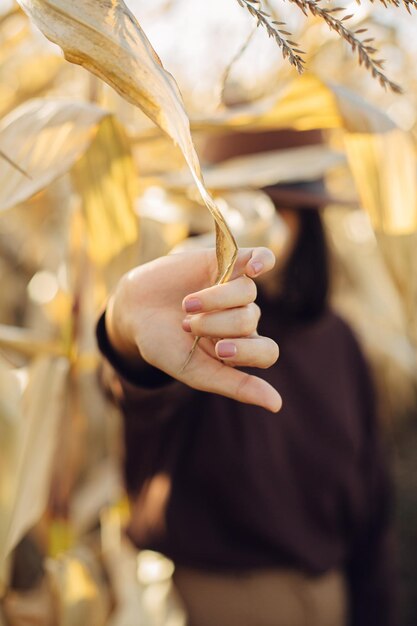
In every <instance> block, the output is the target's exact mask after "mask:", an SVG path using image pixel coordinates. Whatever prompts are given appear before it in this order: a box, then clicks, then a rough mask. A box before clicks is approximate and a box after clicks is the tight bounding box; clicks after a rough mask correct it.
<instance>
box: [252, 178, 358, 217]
mask: <svg viewBox="0 0 417 626" xmlns="http://www.w3.org/2000/svg"><path fill="white" fill-rule="evenodd" d="M262 191H263V192H264V193H266V194H267V195H268V196H269V197H270V198H271V200H272V202H273V203H274V204H275V206H276V207H277V208H286V209H298V210H303V209H323V208H324V207H326V206H329V205H332V204H333V205H344V206H352V205H357V202H355V201H352V200H351V199H350V200H348V199H343V198H340V197H336V196H334V195H332V194H331V193H329V192H328V191H327V189H326V186H325V184H324V181H323V180H314V181H308V182H298V183H294V184H285V185H268V186H267V187H263V188H262Z"/></svg>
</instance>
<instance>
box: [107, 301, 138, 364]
mask: <svg viewBox="0 0 417 626" xmlns="http://www.w3.org/2000/svg"><path fill="white" fill-rule="evenodd" d="M104 325H105V330H106V335H107V338H108V340H109V343H110V345H111V347H112V349H113V350H114V351H115V353H116V354H117V355H118V357H119V358H120V359H122V360H123V361H124V362H125V363H126V365H128V366H130V367H136V368H137V367H140V366H141V364H144V363H145V361H144V360H143V359H142V357H141V354H140V352H139V349H138V347H137V345H136V343H135V342H134V341H133V340H129V338H128V336H129V334H128V332H127V329H125V330H124V331H123V323H122V322H121V320H120V316H119V315H118V313H117V307H116V302H115V295H112V296H110V298H109V300H108V303H107V307H106V314H105V316H104Z"/></svg>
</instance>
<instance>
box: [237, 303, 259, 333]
mask: <svg viewBox="0 0 417 626" xmlns="http://www.w3.org/2000/svg"><path fill="white" fill-rule="evenodd" d="M254 307H256V305H252V304H251V305H248V306H244V307H242V308H241V309H240V315H239V316H240V323H239V328H240V331H241V333H242V335H251V334H252V333H253V332H254V331H255V330H256V325H257V321H258V319H257V316H256V309H255V308H254Z"/></svg>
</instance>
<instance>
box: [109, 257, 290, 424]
mask: <svg viewBox="0 0 417 626" xmlns="http://www.w3.org/2000/svg"><path fill="white" fill-rule="evenodd" d="M274 263H275V258H274V255H273V254H272V252H271V251H270V250H268V249H267V248H254V249H244V250H240V251H239V254H238V258H237V261H236V265H235V268H234V272H233V275H232V277H231V279H230V281H229V282H228V283H225V284H223V285H214V286H210V285H213V283H214V281H215V277H216V272H217V262H216V255H215V251H214V250H211V249H210V250H192V251H188V252H184V253H180V254H172V255H169V256H166V257H162V258H160V259H157V260H156V261H152V262H150V263H146V264H145V265H142V266H139V267H137V268H135V269H134V270H132V271H130V272H129V273H128V274H126V275H125V276H124V277H123V278H122V279H121V280H120V281H119V283H118V286H117V288H116V290H115V292H114V294H113V295H112V297H111V298H110V300H109V304H108V307H107V313H106V329H107V333H108V336H109V339H110V341H111V343H112V345H113V347H114V348H115V349H116V350H117V351H118V352H119V353H120V355H121V356H123V357H124V358H125V359H126V360H128V361H130V362H131V363H132V365H135V364H137V363H138V362H139V361H140V359H141V358H142V359H144V360H145V361H146V362H147V363H149V364H150V365H153V366H155V367H157V368H159V369H161V370H163V371H164V372H166V373H167V374H169V375H170V376H172V377H174V378H176V379H178V380H180V381H182V382H183V383H185V384H187V385H189V386H190V387H194V388H195V389H200V390H203V391H208V392H212V393H218V394H221V395H224V396H227V397H229V398H234V399H235V400H238V401H240V402H246V403H249V404H257V405H259V406H262V407H264V408H266V409H269V410H270V411H273V412H277V411H279V409H280V408H281V404H282V402H281V397H280V395H279V394H278V392H277V391H276V390H275V389H274V388H273V387H272V386H271V385H269V383H267V382H266V381H264V380H262V379H261V378H258V377H256V376H251V375H249V374H246V373H244V372H241V371H239V370H237V369H234V367H231V366H235V365H237V366H242V367H244V366H245V367H261V368H266V367H270V366H271V365H272V364H273V363H275V361H276V360H277V358H278V346H277V344H276V343H275V342H274V341H272V339H269V338H267V337H259V336H258V335H257V333H256V328H257V324H258V321H259V317H260V310H259V307H258V306H257V305H256V304H255V303H254V300H255V298H256V285H255V283H254V281H253V280H252V278H253V277H255V276H260V275H261V274H264V273H265V272H267V271H269V270H270V269H272V267H273V266H274ZM251 277H252V278H251ZM196 336H198V337H201V339H200V341H199V343H198V346H197V348H196V350H195V353H194V354H193V356H192V359H191V361H190V362H189V363H188V365H187V366H186V367H185V368H184V369H182V368H183V365H184V363H185V362H186V360H187V357H188V355H189V352H190V350H191V349H192V346H193V343H194V339H195V337H196ZM219 337H222V339H218V338H219Z"/></svg>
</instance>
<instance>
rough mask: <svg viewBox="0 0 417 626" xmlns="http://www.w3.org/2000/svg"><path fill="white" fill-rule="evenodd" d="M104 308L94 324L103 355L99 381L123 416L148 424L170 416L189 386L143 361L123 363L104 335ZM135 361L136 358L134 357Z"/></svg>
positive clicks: (189, 394) (188, 395) (188, 392)
mask: <svg viewBox="0 0 417 626" xmlns="http://www.w3.org/2000/svg"><path fill="white" fill-rule="evenodd" d="M105 315H106V313H105V312H104V313H103V314H102V315H101V317H100V318H99V320H98V322H97V326H96V338H97V344H98V347H99V350H100V352H101V354H102V355H103V356H104V357H105V363H104V368H103V381H104V385H105V387H106V388H107V389H108V390H109V391H110V393H111V395H112V396H113V397H114V398H115V400H116V401H117V403H118V404H119V406H120V407H121V409H122V411H123V414H124V417H125V420H127V421H128V422H131V421H132V420H133V421H134V422H135V423H136V424H137V426H138V427H140V425H141V424H142V425H146V426H149V425H151V424H160V423H161V422H166V421H167V420H169V419H170V418H172V417H174V416H175V415H176V414H177V413H178V412H179V411H180V409H181V407H182V405H183V403H184V402H185V401H187V400H189V399H190V398H191V397H192V394H193V392H194V390H193V389H191V388H189V387H188V386H187V385H184V384H183V383H181V382H179V381H177V380H175V379H174V378H172V377H171V376H169V375H168V374H166V373H165V372H163V371H161V370H159V369H158V368H156V367H153V366H151V365H148V364H146V363H138V366H137V367H136V368H133V367H132V366H130V365H128V364H126V362H124V361H123V359H122V358H121V356H120V355H119V354H118V353H117V352H116V350H115V349H114V348H113V346H112V344H111V343H110V340H109V338H108V336H107V332H106V326H105ZM138 361H139V360H138Z"/></svg>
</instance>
